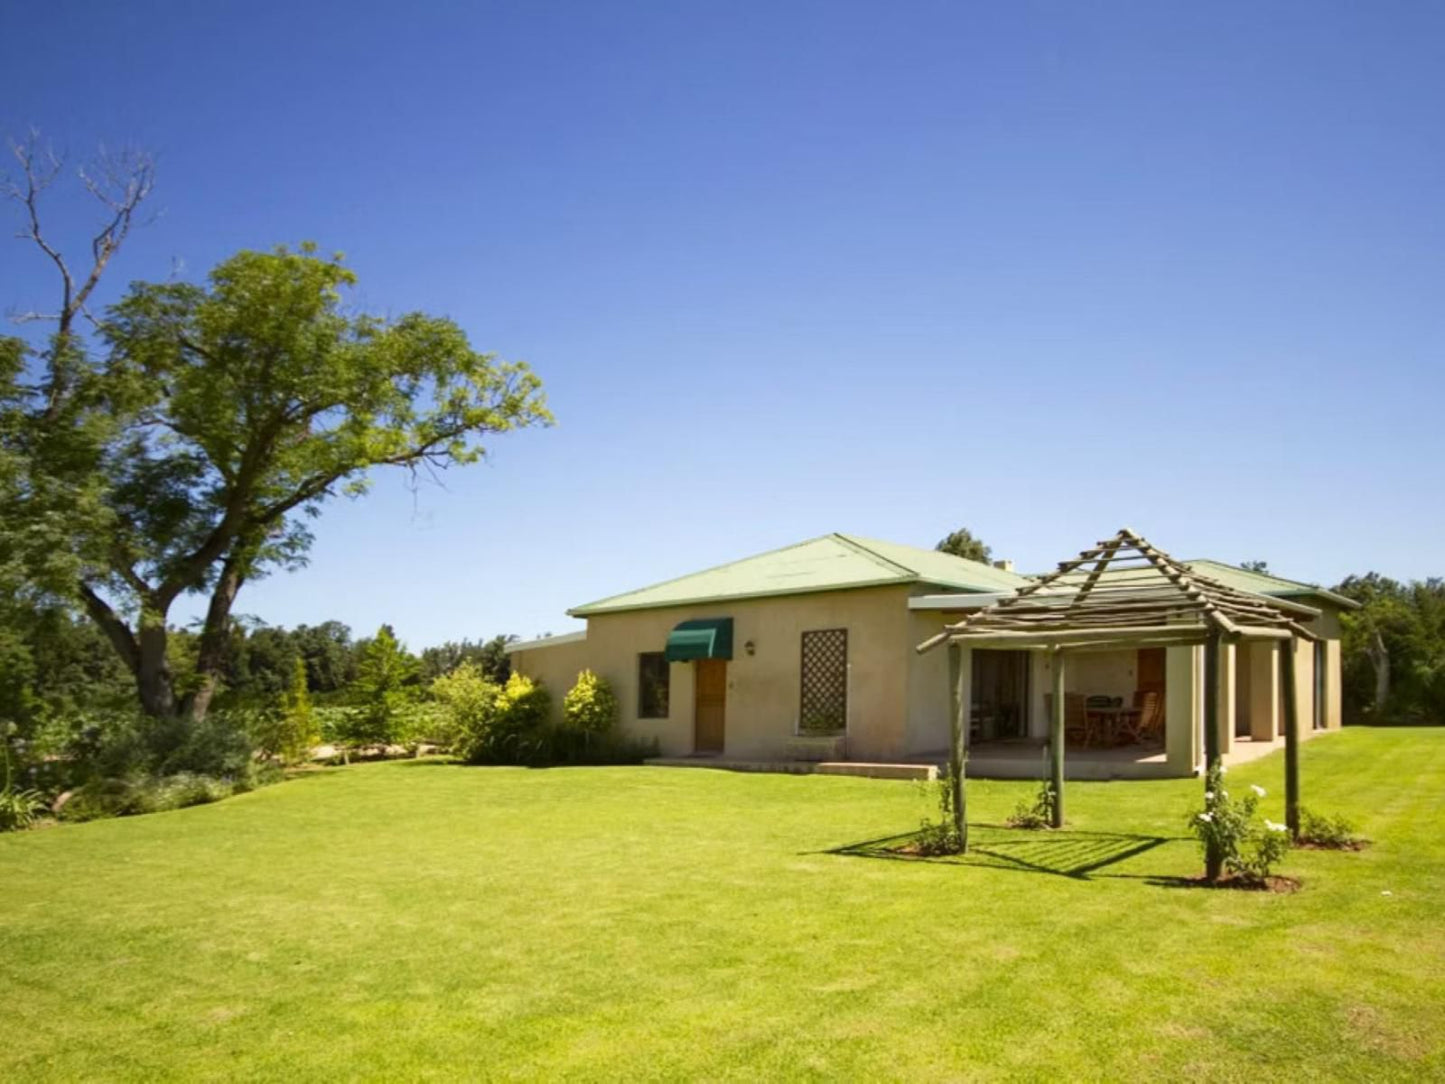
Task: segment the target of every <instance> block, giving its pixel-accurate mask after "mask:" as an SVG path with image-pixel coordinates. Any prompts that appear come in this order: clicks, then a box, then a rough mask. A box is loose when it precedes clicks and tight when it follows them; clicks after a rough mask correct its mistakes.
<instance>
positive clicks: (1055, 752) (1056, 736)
mask: <svg viewBox="0 0 1445 1084" xmlns="http://www.w3.org/2000/svg"><path fill="white" fill-rule="evenodd" d="M1052 667H1053V679H1054V702H1053V705H1052V706H1053V718H1052V719H1050V720H1049V769H1050V773H1051V776H1052V779H1051V781H1052V783H1053V788H1054V816H1053V826H1054V827H1055V828H1062V827H1063V826H1064V653H1063V651H1062V650H1061V649H1060V648H1057V647H1056V648H1054V651H1053V658H1052Z"/></svg>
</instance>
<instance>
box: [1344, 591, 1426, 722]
mask: <svg viewBox="0 0 1445 1084" xmlns="http://www.w3.org/2000/svg"><path fill="white" fill-rule="evenodd" d="M1335 590H1336V591H1338V592H1339V593H1340V594H1342V595H1345V596H1346V597H1348V598H1352V599H1354V600H1355V601H1356V602H1358V603H1360V609H1358V610H1355V611H1349V612H1346V613H1344V614H1342V615H1341V618H1340V621H1341V624H1342V626H1343V636H1342V645H1341V653H1342V655H1343V685H1344V708H1345V712H1346V715H1347V716H1348V717H1349V718H1351V719H1360V720H1369V721H1375V722H1431V723H1441V722H1445V580H1441V579H1438V578H1432V579H1428V580H1424V581H1417V582H1413V583H1408V584H1405V583H1399V582H1397V581H1396V580H1392V579H1390V578H1389V577H1387V576H1381V575H1379V574H1378V573H1375V572H1371V573H1368V574H1366V575H1364V576H1350V577H1348V578H1347V579H1346V580H1345V581H1344V582H1343V583H1341V584H1340V585H1339V586H1338V587H1336V588H1335Z"/></svg>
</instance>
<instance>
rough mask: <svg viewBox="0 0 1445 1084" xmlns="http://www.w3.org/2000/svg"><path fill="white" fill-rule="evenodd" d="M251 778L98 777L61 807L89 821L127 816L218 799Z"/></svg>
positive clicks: (66, 814) (66, 816)
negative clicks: (238, 779) (239, 779)
mask: <svg viewBox="0 0 1445 1084" xmlns="http://www.w3.org/2000/svg"><path fill="white" fill-rule="evenodd" d="M251 783H252V781H251V780H247V781H244V782H239V783H238V782H235V781H232V780H229V779H216V778H213V777H211V776H207V775H197V774H195V773H193V772H178V773H177V774H175V775H168V776H158V777H145V776H136V777H132V778H129V779H97V780H95V781H93V782H90V783H87V784H86V785H85V786H83V787H80V788H79V789H78V790H76V791H75V792H74V793H73V794H71V796H70V799H69V801H67V802H66V803H65V805H64V806H62V807H61V809H60V817H61V819H62V820H67V821H89V820H97V819H99V818H101V817H129V816H138V815H140V814H144V813H164V812H167V811H169V810H172V809H184V808H186V807H187V806H193V805H205V804H207V803H209V802H219V801H220V800H221V799H223V798H229V797H230V796H231V795H233V794H236V793H238V792H241V791H245V790H249V789H251Z"/></svg>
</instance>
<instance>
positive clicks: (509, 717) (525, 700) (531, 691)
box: [487, 674, 552, 764]
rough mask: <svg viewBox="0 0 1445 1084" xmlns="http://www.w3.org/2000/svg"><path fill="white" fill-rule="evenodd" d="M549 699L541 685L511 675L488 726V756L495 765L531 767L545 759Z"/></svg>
mask: <svg viewBox="0 0 1445 1084" xmlns="http://www.w3.org/2000/svg"><path fill="white" fill-rule="evenodd" d="M551 707H552V698H551V696H550V695H549V694H548V692H547V689H546V687H545V686H544V685H542V683H541V682H538V681H533V680H532V679H531V678H529V677H526V676H525V675H523V674H513V675H512V676H511V677H509V678H508V679H507V684H506V685H504V686H502V691H501V692H500V693H499V694H498V695H497V699H496V703H495V705H494V706H493V717H492V722H491V725H490V726H489V727H488V737H487V745H488V753H489V756H490V757H491V758H492V759H493V761H494V762H498V763H509V764H534V763H539V762H544V761H545V760H546V757H545V753H546V745H547V741H546V737H547V736H546V735H545V734H544V733H543V731H544V728H545V727H546V725H547V716H548V714H549V713H550V712H551Z"/></svg>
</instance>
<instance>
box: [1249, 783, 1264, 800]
mask: <svg viewBox="0 0 1445 1084" xmlns="http://www.w3.org/2000/svg"><path fill="white" fill-rule="evenodd" d="M1249 789H1250V790H1252V791H1254V795H1255V797H1256V798H1263V797H1264V788H1263V787H1261V786H1260V785H1259V784H1258V783H1251V784H1250V785H1249Z"/></svg>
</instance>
